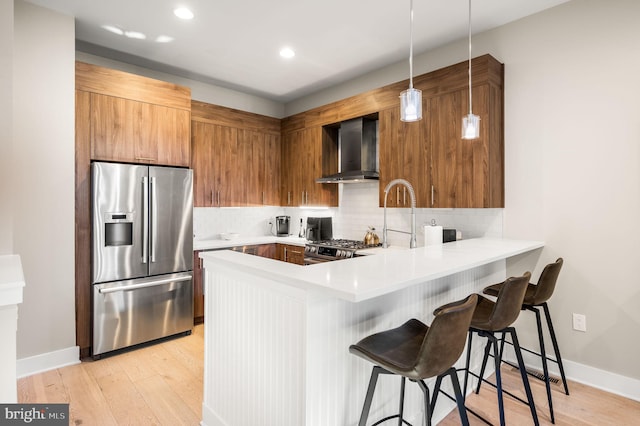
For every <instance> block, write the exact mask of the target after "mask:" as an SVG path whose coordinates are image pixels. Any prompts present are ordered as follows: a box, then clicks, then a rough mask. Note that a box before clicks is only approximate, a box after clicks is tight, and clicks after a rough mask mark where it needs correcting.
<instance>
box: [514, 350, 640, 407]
mask: <svg viewBox="0 0 640 426" xmlns="http://www.w3.org/2000/svg"><path fill="white" fill-rule="evenodd" d="M505 355H506V356H505V359H508V360H509V362H512V363H514V364H516V363H517V361H516V358H515V354H514V353H513V350H512V348H511V347H508V349H507V348H505ZM522 358H523V359H524V363H525V365H527V366H528V367H530V368H535V369H536V370H538V371H542V364H541V362H540V357H538V356H536V355H533V354H530V353H528V352H524V351H523V353H522ZM562 365H563V366H564V372H565V374H566V376H567V379H568V380H572V381H574V382H578V383H582V384H584V385H587V386H591V387H593V388H596V389H601V390H603V391H606V392H610V393H613V394H616V395H620V396H623V397H625V398H629V399H633V400H635V401H640V380H638V379H633V378H631V377H625V376H622V375H620V374H616V373H611V372H609V371H605V370H601V369H599V368H595V367H590V366H588V365H584V364H580V363H577V362H574V361H570V360H567V359H563V360H562ZM547 366H548V368H549V374H550V375H552V376H555V377H558V378H560V370H559V369H558V365H557V364H556V363H555V362H547ZM569 393H571V386H569Z"/></svg>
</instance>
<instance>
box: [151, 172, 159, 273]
mask: <svg viewBox="0 0 640 426" xmlns="http://www.w3.org/2000/svg"><path fill="white" fill-rule="evenodd" d="M156 195H157V194H156V178H155V177H151V197H150V201H149V202H150V204H151V237H150V239H149V246H151V262H152V263H153V262H155V261H156V235H157V229H156V223H157V222H158V220H157V219H158V215H157V210H158V209H157V206H156V205H155V204H156Z"/></svg>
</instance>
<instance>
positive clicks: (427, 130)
mask: <svg viewBox="0 0 640 426" xmlns="http://www.w3.org/2000/svg"><path fill="white" fill-rule="evenodd" d="M473 64H474V65H473V66H474V72H475V73H476V77H474V84H473V113H474V114H477V115H479V116H480V138H478V139H476V140H464V139H462V117H463V116H465V115H466V114H467V113H468V111H469V91H468V86H467V84H468V82H467V81H465V78H467V76H468V74H467V68H466V66H464V64H458V65H453V66H451V67H447V68H445V69H442V70H438V71H434V72H433V73H429V74H424V75H422V76H419V78H417V79H416V80H417V83H416V87H417V88H419V89H422V91H423V118H422V120H420V121H418V122H412V123H403V122H401V121H400V117H399V115H400V111H399V105H396V106H394V107H393V108H389V109H387V110H385V111H382V112H381V113H380V194H379V195H380V206H383V205H384V188H385V186H386V185H387V183H388V182H390V181H391V180H393V179H396V178H403V179H406V180H408V181H409V182H410V183H411V184H412V186H413V187H414V189H415V192H416V199H417V203H416V204H417V207H422V208H498V207H504V139H503V106H502V105H503V95H502V65H501V64H499V63H498V62H497V61H496V60H495V59H493V58H491V57H490V56H488V55H486V56H483V57H481V58H478V59H474V62H473ZM407 199H408V198H407V197H406V194H405V193H404V189H403V187H401V186H397V187H395V188H391V190H390V192H389V194H388V197H387V206H388V207H409V206H410V205H409V204H407V203H408V201H407Z"/></svg>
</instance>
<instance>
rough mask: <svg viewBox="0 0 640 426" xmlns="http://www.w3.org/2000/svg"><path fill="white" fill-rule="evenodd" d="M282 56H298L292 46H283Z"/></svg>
mask: <svg viewBox="0 0 640 426" xmlns="http://www.w3.org/2000/svg"><path fill="white" fill-rule="evenodd" d="M280 56H282V57H283V58H287V59H288V58H293V57H294V56H296V52H294V51H293V49H292V48H290V47H283V48H282V49H280Z"/></svg>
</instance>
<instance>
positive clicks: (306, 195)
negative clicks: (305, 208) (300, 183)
mask: <svg viewBox="0 0 640 426" xmlns="http://www.w3.org/2000/svg"><path fill="white" fill-rule="evenodd" d="M304 203H305V204H309V191H304Z"/></svg>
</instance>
